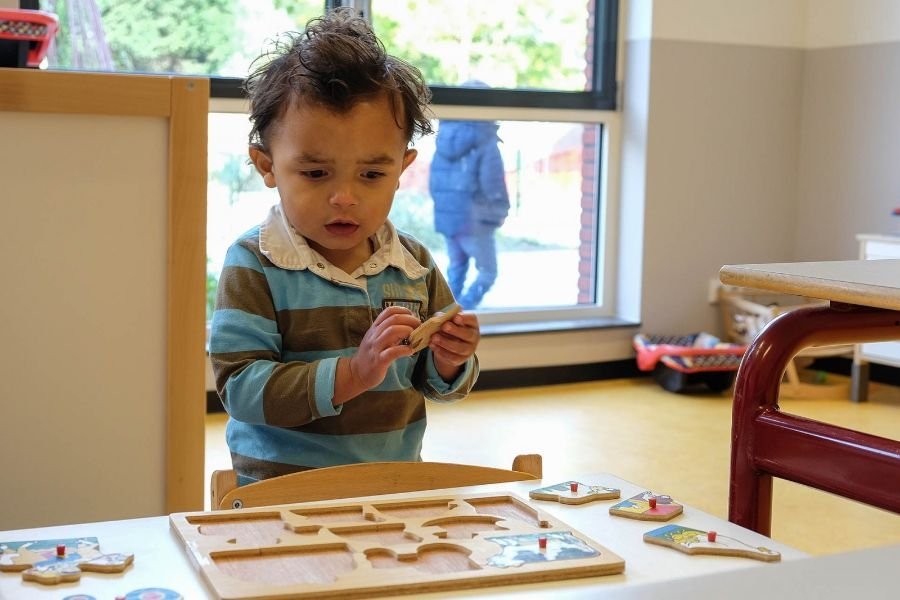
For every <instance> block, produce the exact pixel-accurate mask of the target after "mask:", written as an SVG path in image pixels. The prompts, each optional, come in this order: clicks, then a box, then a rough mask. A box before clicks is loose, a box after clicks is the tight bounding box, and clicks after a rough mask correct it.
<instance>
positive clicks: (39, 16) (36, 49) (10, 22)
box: [0, 8, 59, 68]
mask: <svg viewBox="0 0 900 600" xmlns="http://www.w3.org/2000/svg"><path fill="white" fill-rule="evenodd" d="M58 30H59V19H57V17H56V15H54V14H53V13H49V12H45V11H42V10H30V9H24V8H0V67H20V68H21V67H31V68H37V67H39V66H40V64H41V61H42V60H44V57H45V56H46V55H47V50H49V49H50V43H51V42H52V41H53V38H55V37H56V32H57V31H58Z"/></svg>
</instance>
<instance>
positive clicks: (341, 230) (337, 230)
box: [325, 222, 359, 235]
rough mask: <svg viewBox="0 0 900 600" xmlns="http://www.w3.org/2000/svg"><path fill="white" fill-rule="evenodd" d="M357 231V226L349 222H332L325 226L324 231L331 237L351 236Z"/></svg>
mask: <svg viewBox="0 0 900 600" xmlns="http://www.w3.org/2000/svg"><path fill="white" fill-rule="evenodd" d="M357 229H359V225H357V224H356V223H349V222H334V223H328V224H327V225H325V230H326V231H328V233H330V234H332V235H351V234H352V233H354V232H356V230H357Z"/></svg>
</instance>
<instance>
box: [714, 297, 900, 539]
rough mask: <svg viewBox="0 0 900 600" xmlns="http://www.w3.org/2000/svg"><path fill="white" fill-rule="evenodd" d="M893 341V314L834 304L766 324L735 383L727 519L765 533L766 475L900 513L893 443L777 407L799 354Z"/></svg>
mask: <svg viewBox="0 0 900 600" xmlns="http://www.w3.org/2000/svg"><path fill="white" fill-rule="evenodd" d="M896 339H900V311H895V310H886V309H881V308H869V307H863V306H856V305H851V304H845V303H840V302H831V305H830V306H827V307H817V308H805V309H797V310H794V311H790V312H788V313H785V314H783V315H781V316H779V317H777V318H776V319H774V320H772V321H771V322H770V323H769V324H768V325H767V326H766V328H765V329H764V330H763V331H762V332H761V333H760V334H759V336H758V337H757V338H756V339H755V340H754V341H753V343H752V344H751V345H750V347H749V348H748V349H747V352H746V354H745V355H744V359H743V361H742V362H741V366H740V368H739V369H738V373H737V378H736V381H735V390H734V406H733V409H732V410H733V412H732V434H731V435H732V443H731V482H730V491H729V506H728V519H729V521H731V522H732V523H735V524H737V525H741V526H742V527H746V528H748V529H752V530H754V531H756V532H758V533H761V534H763V535H766V536H768V535H770V532H771V522H772V477H780V478H782V479H788V480H791V481H794V482H797V483H802V484H804V485H808V486H811V487H815V488H818V489H821V490H825V491H828V492H832V493H834V494H838V495H840V496H843V497H846V498H850V499H853V500H857V501H860V502H864V503H866V504H870V505H873V506H877V507H879V508H884V509H887V510H891V511H894V512H897V513H900V493H898V489H897V486H896V482H898V481H900V441H895V440H890V439H887V438H883V437H880V436H875V435H870V434H867V433H862V432H858V431H853V430H850V429H846V428H843V427H839V426H837V425H831V424H826V423H822V422H819V421H814V420H811V419H806V418H803V417H798V416H795V415H790V414H785V413H782V412H781V411H780V410H779V407H778V391H779V384H780V382H781V377H782V374H783V373H784V370H785V368H786V367H787V364H788V362H789V361H790V360H791V359H792V358H793V356H794V355H796V354H797V352H799V351H800V350H802V349H804V348H808V347H810V346H815V345H831V344H844V343H854V342H873V341H884V340H896ZM891 482H894V484H893V485H892V484H891Z"/></svg>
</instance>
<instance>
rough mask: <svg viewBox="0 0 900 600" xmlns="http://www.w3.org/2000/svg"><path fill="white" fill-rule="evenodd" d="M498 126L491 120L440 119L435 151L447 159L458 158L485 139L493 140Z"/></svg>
mask: <svg viewBox="0 0 900 600" xmlns="http://www.w3.org/2000/svg"><path fill="white" fill-rule="evenodd" d="M498 128H499V127H498V125H497V124H496V123H494V122H491V121H441V124H440V127H439V128H438V134H437V140H435V153H436V154H439V155H440V156H442V157H443V158H446V159H447V160H451V161H455V160H458V159H459V158H460V157H462V156H464V155H466V154H467V153H468V152H470V151H471V150H472V149H473V148H475V147H476V146H478V145H480V144H482V143H484V141H485V140H495V139H496V138H497V129H498Z"/></svg>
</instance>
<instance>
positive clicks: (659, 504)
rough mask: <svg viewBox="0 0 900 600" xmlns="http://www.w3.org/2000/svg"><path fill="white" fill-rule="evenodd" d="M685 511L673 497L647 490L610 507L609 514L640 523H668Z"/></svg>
mask: <svg viewBox="0 0 900 600" xmlns="http://www.w3.org/2000/svg"><path fill="white" fill-rule="evenodd" d="M683 511H684V507H683V506H682V505H680V504H678V503H677V502H675V501H674V500H672V497H671V496H665V495H660V494H654V493H653V492H651V491H649V490H647V491H644V492H641V493H640V494H637V495H635V496H632V497H631V498H629V499H628V500H622V501H621V502H619V503H618V504H614V505H613V506H610V507H609V514H611V515H616V516H618V517H627V518H629V519H638V520H640V521H668V520H669V519H672V518H674V517H677V516H678V515H680V514H681V513H682V512H683Z"/></svg>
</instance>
